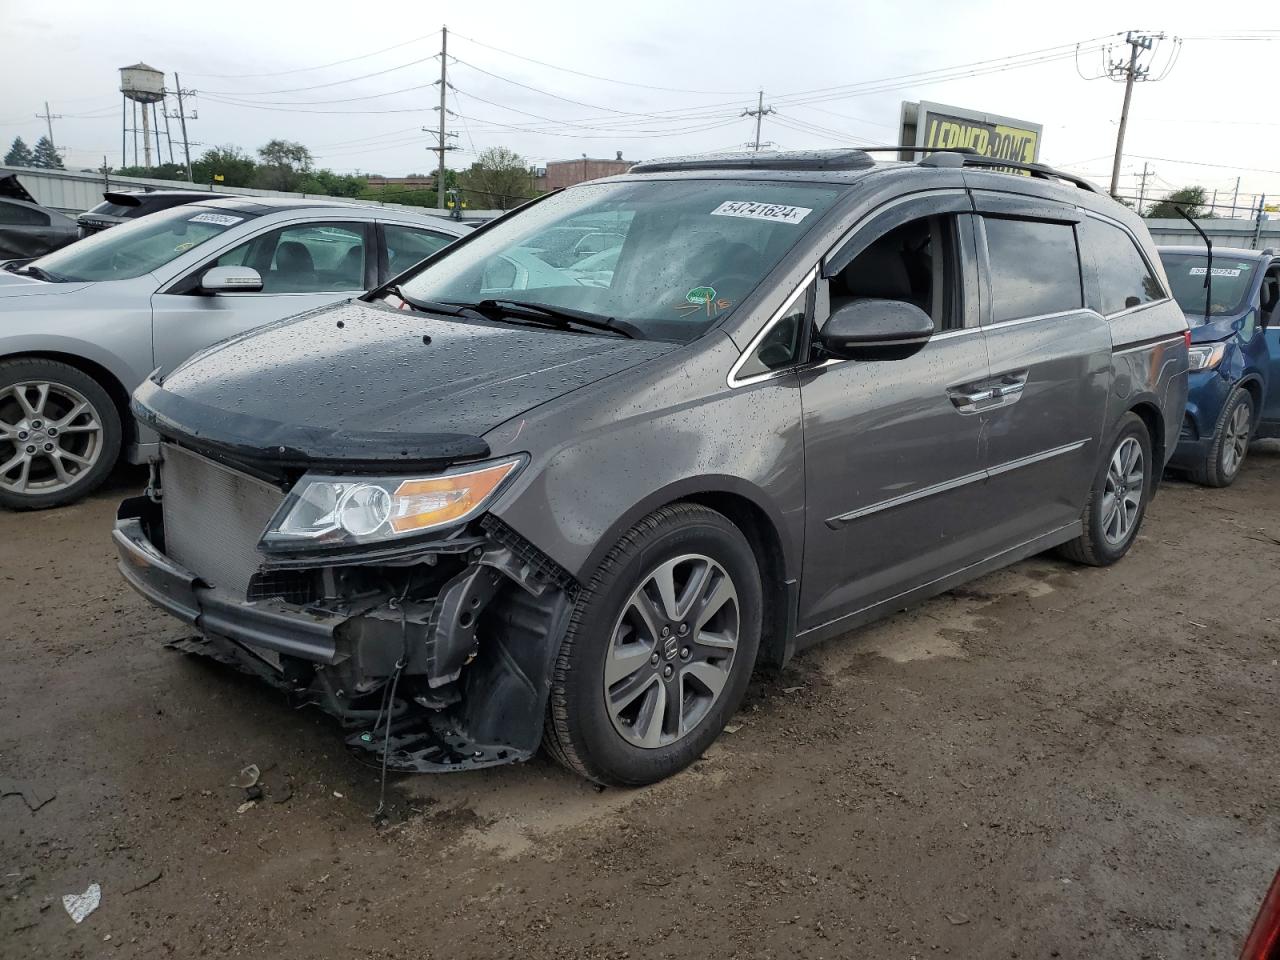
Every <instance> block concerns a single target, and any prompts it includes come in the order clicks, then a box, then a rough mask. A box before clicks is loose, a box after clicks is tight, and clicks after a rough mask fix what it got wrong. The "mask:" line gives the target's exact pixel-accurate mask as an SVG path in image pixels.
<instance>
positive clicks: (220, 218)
mask: <svg viewBox="0 0 1280 960" xmlns="http://www.w3.org/2000/svg"><path fill="white" fill-rule="evenodd" d="M243 219H244V217H233V216H230V215H229V214H225V213H197V214H196V215H195V216H194V217H192V218H191V219H190V220H188V221H187V223H216V224H217V225H218V226H220V227H234V226H235V225H236V224H237V223H239V222H240V221H241V220H243Z"/></svg>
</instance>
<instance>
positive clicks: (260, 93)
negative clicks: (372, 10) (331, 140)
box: [202, 53, 439, 97]
mask: <svg viewBox="0 0 1280 960" xmlns="http://www.w3.org/2000/svg"><path fill="white" fill-rule="evenodd" d="M438 56H439V54H438V53H433V54H432V55H431V56H429V57H422V58H420V59H418V60H410V61H409V62H408V63H401V64H397V65H396V66H394V67H387V68H386V69H385V70H375V71H374V72H373V73H362V74H360V76H358V77H347V78H346V79H345V80H333V81H330V82H329V83H315V84H312V85H311V86H307V87H286V88H285V89H283V90H205V91H202V92H204V93H216V94H220V95H222V96H227V97H269V96H273V95H275V94H277V93H302V92H303V91H305V90H323V89H324V88H326V87H340V86H342V85H343V84H344V83H355V81H357V80H368V79H369V78H371V77H381V76H385V75H386V74H388V73H395V72H396V71H397V70H405V69H407V68H409V67H416V66H417V65H418V64H420V63H426V62H427V61H428V60H434V59H435V58H436V57H438Z"/></svg>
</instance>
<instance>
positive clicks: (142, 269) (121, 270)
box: [29, 206, 255, 281]
mask: <svg viewBox="0 0 1280 960" xmlns="http://www.w3.org/2000/svg"><path fill="white" fill-rule="evenodd" d="M252 216H255V214H251V213H245V212H243V211H240V210H237V211H235V213H230V212H226V213H224V212H222V211H220V210H210V209H208V208H207V207H194V206H187V207H174V208H172V209H170V210H162V211H160V212H159V213H153V214H151V215H150V216H146V217H140V218H139V219H137V220H133V221H131V222H129V223H125V224H122V225H121V226H118V227H113V228H112V229H110V230H106V231H104V232H102V233H97V234H94V235H93V236H91V237H86V238H85V239H83V240H79V241H77V242H76V243H73V244H71V246H69V247H63V248H62V249H61V250H55V251H54V252H53V253H50V254H48V255H47V256H43V257H41V258H40V259H38V260H36V261H34V262H32V263H31V264H29V266H30V267H34V268H36V269H35V270H33V271H32V272H33V273H38V275H39V276H41V277H45V278H47V279H51V280H59V281H64V280H65V281H75V280H132V279H133V278H134V277H140V276H142V275H143V274H144V273H150V272H151V271H152V270H155V269H157V268H159V267H163V266H164V265H165V264H166V263H168V262H169V261H170V260H174V259H176V258H177V257H180V256H181V255H182V254H184V253H186V252H187V251H188V250H191V249H192V248H194V247H198V246H200V244H202V243H204V242H205V241H207V240H211V239H212V238H214V237H216V236H217V235H218V234H220V233H223V232H224V231H226V230H229V229H231V228H232V227H234V226H237V225H238V224H241V223H244V221H245V220H247V219H248V218H250V217H252Z"/></svg>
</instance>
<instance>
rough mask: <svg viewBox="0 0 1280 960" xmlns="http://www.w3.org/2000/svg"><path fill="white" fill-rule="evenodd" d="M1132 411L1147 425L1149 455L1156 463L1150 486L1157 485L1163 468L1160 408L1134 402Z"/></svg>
mask: <svg viewBox="0 0 1280 960" xmlns="http://www.w3.org/2000/svg"><path fill="white" fill-rule="evenodd" d="M1133 412H1134V413H1136V414H1137V415H1138V416H1139V417H1141V418H1142V422H1143V423H1144V424H1146V427H1147V436H1148V437H1150V438H1151V455H1152V458H1153V459H1154V460H1155V464H1156V469H1154V470H1152V471H1151V478H1152V486H1157V485H1158V484H1159V483H1160V474H1161V473H1162V472H1163V468H1164V455H1165V436H1164V417H1163V416H1162V415H1161V413H1160V408H1159V407H1157V406H1156V405H1155V404H1154V403H1145V402H1144V403H1139V404H1136V405H1135V406H1134V408H1133Z"/></svg>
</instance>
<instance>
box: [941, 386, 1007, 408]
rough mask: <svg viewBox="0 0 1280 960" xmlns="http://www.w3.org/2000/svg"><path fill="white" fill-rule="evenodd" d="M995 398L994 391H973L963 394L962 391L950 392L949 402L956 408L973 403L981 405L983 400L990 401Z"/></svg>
mask: <svg viewBox="0 0 1280 960" xmlns="http://www.w3.org/2000/svg"><path fill="white" fill-rule="evenodd" d="M995 396H996V392H995V390H994V389H991V390H975V391H973V392H972V393H964V392H963V391H959V390H953V391H951V402H952V403H954V404H955V405H956V406H962V405H963V406H971V405H972V404H975V403H981V402H982V401H983V400H991V399H994V398H995Z"/></svg>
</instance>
